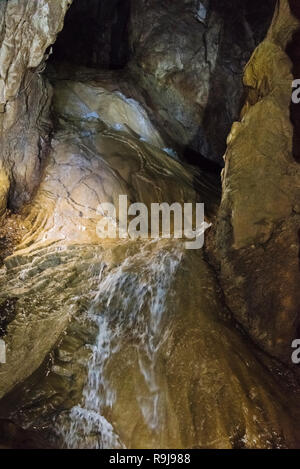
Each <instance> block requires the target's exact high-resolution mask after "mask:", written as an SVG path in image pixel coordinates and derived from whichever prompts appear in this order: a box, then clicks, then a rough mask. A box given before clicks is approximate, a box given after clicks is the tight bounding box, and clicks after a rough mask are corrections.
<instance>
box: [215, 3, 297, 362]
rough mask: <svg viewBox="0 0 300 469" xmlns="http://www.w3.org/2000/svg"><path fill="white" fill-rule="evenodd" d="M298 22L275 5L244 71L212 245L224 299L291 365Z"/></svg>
mask: <svg viewBox="0 0 300 469" xmlns="http://www.w3.org/2000/svg"><path fill="white" fill-rule="evenodd" d="M297 26H298V22H297V21H296V19H295V18H293V17H292V16H291V14H290V10H289V5H288V2H285V1H281V2H279V5H278V8H277V11H276V15H275V17H274V21H273V24H272V26H271V28H270V30H269V32H268V35H267V37H266V39H265V41H264V42H263V43H262V44H260V46H259V47H258V48H257V49H256V51H255V52H254V54H253V56H252V57H251V59H250V61H249V63H248V65H247V67H246V70H245V75H244V84H245V86H246V87H247V91H248V96H247V100H246V104H245V106H244V108H243V111H242V117H241V121H240V122H237V123H235V124H234V125H233V127H232V130H231V133H230V135H229V137H228V148H227V152H226V154H225V169H224V172H223V197H222V203H221V207H220V211H219V216H218V226H217V241H216V243H217V249H218V254H219V256H220V260H221V278H222V284H223V289H224V291H225V292H226V293H225V294H226V298H227V300H226V301H227V304H228V305H229V307H230V309H231V310H232V311H233V313H234V315H235V317H236V318H237V319H238V321H239V322H240V323H242V324H243V326H244V327H245V329H246V330H247V331H249V333H250V334H251V337H252V338H253V339H254V340H255V341H256V342H257V343H258V344H259V345H260V346H261V347H262V348H263V349H264V350H266V351H268V353H270V354H271V355H273V356H277V357H280V359H281V360H282V361H285V362H286V363H288V364H290V344H291V343H292V340H293V339H294V338H295V337H297V334H298V333H299V329H298V328H299V320H300V319H299V311H300V309H299V308H300V293H299V282H300V272H299V221H300V219H299V213H300V212H299V197H300V192H299V177H300V169H299V164H298V163H297V161H295V158H294V155H293V130H294V129H293V126H292V124H291V122H290V103H291V90H292V81H293V76H292V73H291V72H292V63H291V61H290V60H289V58H288V56H287V54H286V52H285V48H286V45H287V43H288V41H289V40H290V39H291V37H292V34H293V32H294V31H295V30H296V28H297Z"/></svg>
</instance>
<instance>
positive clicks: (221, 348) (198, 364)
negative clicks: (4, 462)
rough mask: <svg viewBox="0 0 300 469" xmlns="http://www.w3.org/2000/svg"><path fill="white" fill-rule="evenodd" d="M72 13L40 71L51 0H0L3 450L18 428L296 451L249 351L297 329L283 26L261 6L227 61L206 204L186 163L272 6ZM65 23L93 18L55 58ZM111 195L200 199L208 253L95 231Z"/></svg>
mask: <svg viewBox="0 0 300 469" xmlns="http://www.w3.org/2000/svg"><path fill="white" fill-rule="evenodd" d="M87 3H89V4H90V7H91V8H90V10H83V9H82V8H83V7H82V3H80V4H79V2H78V1H74V5H73V6H71V9H70V10H69V12H68V17H67V19H66V29H65V30H64V32H63V33H62V35H61V36H60V39H59V40H58V42H57V45H56V46H54V49H53V55H52V57H51V63H50V64H49V65H48V67H47V70H46V71H44V68H45V65H46V60H47V58H48V55H49V54H50V53H51V50H50V49H49V46H50V45H51V44H52V43H53V42H55V39H56V35H57V34H58V32H59V31H60V30H61V29H62V27H63V19H64V15H65V13H66V10H67V8H68V6H70V4H71V2H67V1H66V2H64V1H58V0H51V1H50V0H49V1H41V2H38V3H37V2H35V1H33V0H29V1H28V2H25V1H21V0H18V1H14V2H9V1H8V2H3V3H1V10H0V11H1V17H0V18H1V21H0V26H1V28H2V29H1V35H0V40H1V49H0V57H2V59H1V66H2V67H3V69H1V70H0V76H1V80H2V81H0V84H1V86H2V88H0V89H1V90H2V91H1V100H2V101H1V103H2V107H1V111H2V112H1V114H0V120H1V138H0V145H1V167H0V184H1V186H0V214H1V215H2V217H3V219H4V215H5V213H7V212H6V210H7V209H13V210H16V209H17V208H18V209H19V212H20V213H19V215H14V217H8V218H6V223H5V224H4V225H3V238H4V241H3V242H4V245H5V251H3V250H2V252H5V254H4V255H3V264H1V269H0V315H1V322H0V334H1V337H3V338H4V339H5V342H6V344H7V363H6V364H1V365H0V397H1V398H2V400H1V401H0V416H1V418H3V419H5V420H3V421H2V422H1V421H0V422H1V425H2V426H3V428H4V433H5V439H4V441H2V442H1V445H2V446H4V447H7V446H14V445H18V441H19V439H21V440H22V439H23V438H27V437H28V438H33V439H34V440H35V438H36V434H34V435H32V433H30V432H29V433H28V434H25V433H23V432H22V430H20V429H19V427H18V426H16V425H21V427H23V428H27V429H29V430H30V429H31V428H33V427H34V428H37V429H39V431H40V437H41V440H40V441H36V443H33V444H36V445H37V446H38V447H40V446H41V447H43V446H44V445H45V441H46V442H47V444H46V445H47V446H48V445H50V446H54V447H70V448H103V447H104V448H120V447H126V448H286V447H290V448H294V447H297V446H299V440H300V435H299V426H298V425H296V424H295V422H296V423H297V422H298V421H299V415H300V414H299V412H300V406H299V400H298V398H297V395H296V393H293V392H292V391H293V389H292V386H291V383H292V382H293V383H294V380H293V379H292V378H291V377H290V376H291V375H290V374H289V373H287V372H286V371H287V370H286V369H284V367H283V366H282V365H281V364H280V362H276V361H274V360H272V358H271V357H270V356H268V355H265V354H264V353H263V351H262V350H264V351H266V352H268V354H269V355H271V356H276V357H278V358H280V359H281V361H283V362H287V361H288V359H289V357H290V353H289V354H288V355H287V350H286V348H287V347H289V346H290V339H291V336H292V334H293V333H295V332H294V330H295V327H297V320H296V313H297V309H296V310H295V308H297V301H298V296H297V295H298V292H297V289H296V285H297V283H298V281H299V278H298V275H299V270H298V269H299V266H298V258H297V254H298V249H299V247H298V245H297V244H296V243H297V241H296V234H297V231H296V225H297V223H299V220H298V218H299V217H298V213H299V210H298V208H297V207H298V205H297V199H298V200H299V194H298V193H297V190H298V189H297V187H298V186H299V184H298V183H297V181H298V180H299V175H298V166H297V164H296V162H295V160H294V159H293V152H292V150H293V148H292V141H293V127H292V125H291V122H290V114H289V111H290V110H289V103H290V95H291V81H292V75H291V67H292V64H291V62H290V61H289V59H288V56H287V55H286V53H285V47H286V45H287V42H288V40H289V39H290V38H291V37H292V34H293V32H294V30H295V29H296V28H297V26H298V23H297V21H296V19H295V18H294V17H292V16H291V14H290V11H289V7H288V2H287V1H286V0H281V1H280V2H278V4H277V9H276V11H275V17H274V19H273V23H272V25H271V27H270V29H269V32H268V35H267V38H266V39H265V41H264V42H262V43H261V44H260V45H259V47H258V48H257V49H256V50H255V52H254V54H253V55H252V58H251V59H250V62H249V63H248V65H247V67H246V71H245V76H244V85H245V88H246V90H247V99H246V103H245V105H244V108H243V110H242V119H241V121H240V122H238V123H235V124H234V126H233V128H232V131H231V133H230V136H229V138H228V149H227V152H226V155H225V170H224V173H223V196H222V202H221V207H220V209H219V211H218V206H219V187H218V183H219V178H218V176H217V175H216V174H215V172H214V171H212V166H209V169H210V171H208V170H207V168H206V169H204V168H203V164H200V163H201V161H202V160H201V158H203V157H205V158H208V159H212V160H215V161H221V156H222V152H223V147H224V142H225V136H226V134H227V129H228V127H229V126H230V125H231V123H232V121H233V120H234V119H235V118H237V116H238V113H239V111H240V107H241V106H240V101H241V98H242V94H243V87H242V85H241V76H242V69H243V66H244V65H245V64H246V62H247V60H248V59H249V57H250V55H251V53H252V52H253V50H254V48H255V46H256V45H257V44H258V43H259V42H260V41H261V40H262V39H263V36H264V33H265V32H266V30H267V28H268V26H269V23H270V20H271V16H272V13H273V8H274V2H271V1H270V2H265V3H264V4H263V6H262V5H261V3H260V2H259V3H258V2H254V3H252V5H254V6H252V7H250V6H246V3H245V2H241V1H232V2H229V1H225V0H224V1H219V2H214V1H211V2H208V1H203V2H192V1H186V2H184V3H183V2H177V1H176V2H173V1H172V2H171V1H170V2H169V1H168V2H165V3H163V4H162V3H161V2H157V1H154V0H153V1H152V0H151V1H148V2H146V1H143V0H140V1H137V0H133V1H132V2H130V8H129V6H128V5H127V2H124V3H122V6H120V2H111V3H109V2H106V1H103V2H100V1H99V2H96V1H95V0H89V2H87ZM126 5H127V6H126ZM73 7H74V9H73V10H72V8H73ZM118 8H121V10H119V9H118ZM258 12H261V16H260V14H258ZM81 13H82V14H85V15H86V16H83V18H91V16H93V17H94V22H93V27H91V29H90V31H89V34H86V35H85V37H84V39H83V38H80V37H78V38H76V44H77V43H78V47H77V48H75V47H74V50H70V42H69V41H70V37H71V36H72V32H73V31H74V28H75V29H76V24H78V21H79V17H80V15H81ZM92 14H93V15H92ZM126 15H128V19H129V22H128V23H126V22H124V18H127V16H126ZM21 18H22V19H23V22H21V21H20V19H21ZM87 21H88V20H87ZM104 21H105V27H104V25H103V22H104ZM83 23H84V22H83ZM125 23H126V24H125ZM20 25H23V26H22V28H21V26H20ZM101 25H102V26H101ZM18 28H21V29H22V31H19V29H18ZM84 28H86V25H83V26H82V29H83V30H85V31H86V29H84ZM98 28H100V29H99V35H98V39H97V41H96V40H95V41H94V40H93V38H94V37H95V31H98ZM116 29H118V35H117V37H115V38H114V32H115V31H116ZM21 32H22V34H19V33H21ZM127 34H128V36H127ZM25 38H26V40H25ZM91 38H92V39H91ZM109 38H110V39H111V41H109ZM126 38H128V43H127V39H126ZM125 39H126V40H125ZM87 44H89V49H88V48H87V49H86V50H87V56H86V57H85V56H83V52H82V51H83V50H84V48H85V45H87ZM102 44H105V45H106V47H104V48H103V50H102V49H101V45H102ZM120 44H122V47H123V48H122V47H120ZM100 49H101V50H100ZM66 52H68V54H67V55H66ZM20 57H22V59H20ZM57 60H68V61H69V62H71V64H70V63H69V64H66V63H60V64H59V63H57ZM125 64H127V67H126V69H124V70H115V69H116V68H119V67H123V66H124V65H125ZM86 66H93V67H94V68H86ZM99 67H101V68H102V69H101V70H100V69H99ZM103 69H106V70H103ZM193 152H195V154H196V159H195V160H193V158H191V157H189V155H191V156H192V157H193V155H194V153H193ZM191 159H192V160H193V161H194V162H197V163H198V167H196V166H190V165H189V164H188V161H191ZM180 160H181V161H180ZM182 161H184V163H183V162H182ZM202 163H203V161H202ZM201 165H202V169H200V168H199V166H201ZM119 195H127V197H128V201H129V203H134V202H137V201H138V202H144V203H145V204H146V206H147V207H149V206H150V204H151V203H153V202H163V201H164V202H168V203H172V202H181V203H184V202H193V203H194V202H205V204H206V215H207V221H209V222H213V223H214V224H215V221H216V220H217V224H216V226H215V227H214V229H213V230H211V231H210V233H209V236H210V243H209V246H208V247H210V248H211V249H210V250H209V249H206V250H204V251H200V252H193V251H188V250H185V249H184V244H183V242H182V241H181V240H170V239H163V240H145V239H139V240H137V239H135V240H128V239H116V240H110V241H109V240H106V241H103V240H100V239H99V237H98V236H97V231H96V226H97V223H98V222H99V221H101V219H102V216H103V214H101V212H99V211H98V210H97V207H98V205H99V204H100V203H103V202H114V203H116V201H117V200H118V197H119ZM24 202H26V203H24ZM116 222H117V223H118V222H119V220H118V219H117V220H116ZM14 223H16V225H17V228H18V231H17V232H18V233H19V234H20V235H22V240H19V235H18V236H17V237H16V239H14V238H13V237H9V235H8V233H9V230H10V228H11V227H13V226H14ZM14 242H15V244H17V245H16V246H15V247H14V249H13V250H12V247H13V246H12V245H13V243H14ZM253 246H254V248H253ZM283 246H284V248H285V250H284V251H283ZM208 262H213V267H212V265H210V264H209V263H208ZM219 282H220V283H219ZM239 323H240V324H242V326H243V329H242V328H241V327H240V325H239ZM292 328H294V329H292ZM249 336H250V337H251V339H253V341H254V342H256V343H257V344H259V345H260V346H261V348H262V350H260V349H259V348H258V347H257V346H255V345H254V343H253V342H252V341H251V340H250V339H249ZM270 370H272V372H271V371H270ZM283 378H284V379H283ZM287 378H289V381H288V380H287ZM12 421H13V422H14V423H11V422H12ZM31 441H32V440H31ZM30 444H32V443H30Z"/></svg>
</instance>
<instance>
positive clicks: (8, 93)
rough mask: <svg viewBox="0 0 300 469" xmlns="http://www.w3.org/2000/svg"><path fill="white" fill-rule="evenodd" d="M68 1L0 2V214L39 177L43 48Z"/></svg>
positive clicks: (45, 129) (45, 134) (44, 136)
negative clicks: (3, 181) (0, 181)
mask: <svg viewBox="0 0 300 469" xmlns="http://www.w3.org/2000/svg"><path fill="white" fill-rule="evenodd" d="M71 3H72V2H71V1H70V0H61V1H58V0H39V1H38V2H37V1H35V0H29V1H24V0H15V1H10V0H4V1H1V4H0V154H1V158H0V173H1V180H5V181H6V183H5V184H3V185H1V188H0V204H1V206H0V212H1V211H2V212H3V210H4V209H5V207H6V203H7V200H8V204H9V206H10V207H11V208H14V209H15V208H18V207H20V206H21V205H22V204H23V203H24V202H27V201H28V200H29V199H30V197H31V195H32V193H33V191H34V190H35V188H36V187H37V185H38V182H39V180H40V173H41V170H42V162H43V160H44V158H45V156H46V154H47V147H48V143H49V134H50V129H51V122H50V120H49V108H50V103H51V88H50V87H49V85H48V84H47V82H46V81H45V80H44V78H43V76H42V71H43V70H44V68H45V64H44V63H43V60H44V54H45V51H46V49H47V48H48V47H49V46H50V45H51V44H52V43H53V42H54V41H55V39H56V36H57V33H58V32H59V31H60V30H61V29H62V27H63V20H64V16H65V13H66V10H67V8H68V7H69V6H70V5H71Z"/></svg>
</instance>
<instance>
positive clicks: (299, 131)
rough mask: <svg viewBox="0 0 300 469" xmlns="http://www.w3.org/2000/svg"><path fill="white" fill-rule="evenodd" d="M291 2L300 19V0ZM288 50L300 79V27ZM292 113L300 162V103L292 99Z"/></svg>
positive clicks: (296, 149)
mask: <svg viewBox="0 0 300 469" xmlns="http://www.w3.org/2000/svg"><path fill="white" fill-rule="evenodd" d="M289 3H290V8H291V10H292V13H293V14H294V16H295V17H296V18H298V19H299V21H300V2H299V0H289ZM286 52H287V54H288V56H289V57H290V59H291V61H292V62H293V70H292V73H293V76H294V79H295V80H296V79H300V28H299V29H298V30H297V31H296V32H295V33H294V35H293V38H292V41H291V42H290V43H289V45H288V47H287V50H286ZM290 113H291V122H292V124H293V126H294V135H293V155H294V158H295V160H296V161H297V162H298V163H300V103H298V104H296V103H294V102H293V101H291V106H290Z"/></svg>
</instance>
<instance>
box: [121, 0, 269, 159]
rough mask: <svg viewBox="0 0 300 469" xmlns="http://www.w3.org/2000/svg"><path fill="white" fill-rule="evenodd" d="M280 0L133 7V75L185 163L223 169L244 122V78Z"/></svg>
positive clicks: (154, 2)
mask: <svg viewBox="0 0 300 469" xmlns="http://www.w3.org/2000/svg"><path fill="white" fill-rule="evenodd" d="M275 3H276V2H275V0H268V1H267V2H261V1H252V2H245V1H244V0H230V1H229V0H223V1H220V0H215V1H213V0H212V1H209V0H206V1H203V2H199V1H195V0H188V1H185V2H174V1H165V2H160V1H159V0H147V1H146V0H133V1H132V14H131V20H130V41H131V48H132V56H133V60H132V61H131V63H130V69H131V70H132V74H133V76H134V77H135V79H137V78H138V80H139V84H140V86H141V87H142V88H143V89H144V90H145V92H146V93H147V94H148V96H149V100H150V101H151V105H152V106H153V107H154V108H155V110H156V114H157V116H159V117H160V120H161V123H162V125H163V127H164V129H165V130H166V131H167V133H168V134H169V137H170V139H171V140H173V142H174V145H175V146H176V145H177V146H178V147H179V148H180V150H181V151H182V152H183V153H184V156H185V158H186V159H187V160H188V161H189V162H192V163H196V164H197V161H199V159H200V158H201V155H202V156H203V157H205V158H208V159H210V160H213V161H215V162H217V163H218V164H221V165H222V164H223V160H222V156H223V154H224V152H225V150H226V137H227V135H228V133H229V130H230V127H231V124H232V122H233V121H234V120H236V119H237V118H238V116H239V112H240V109H241V106H242V100H243V85H242V74H243V69H244V66H245V65H246V63H247V61H248V60H249V58H250V56H251V54H252V52H253V50H254V49H255V47H256V46H257V45H258V44H259V42H260V41H261V40H262V39H263V38H264V36H265V34H266V32H267V30H268V27H269V25H270V22H271V19H272V15H273V12H274V7H275Z"/></svg>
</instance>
